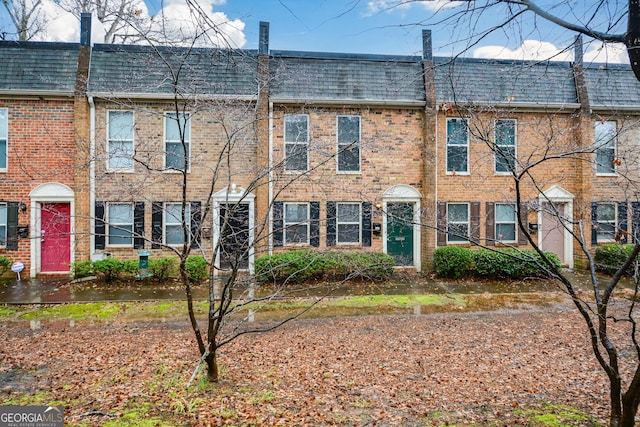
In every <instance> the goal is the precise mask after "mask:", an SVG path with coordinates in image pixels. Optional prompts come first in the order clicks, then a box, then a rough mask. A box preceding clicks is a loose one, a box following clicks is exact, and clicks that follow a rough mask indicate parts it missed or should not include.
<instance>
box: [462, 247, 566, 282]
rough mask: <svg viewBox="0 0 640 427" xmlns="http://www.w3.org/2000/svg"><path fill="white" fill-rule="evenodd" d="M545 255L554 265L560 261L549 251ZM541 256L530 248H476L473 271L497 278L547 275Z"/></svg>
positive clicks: (479, 274) (557, 264)
mask: <svg viewBox="0 0 640 427" xmlns="http://www.w3.org/2000/svg"><path fill="white" fill-rule="evenodd" d="M545 256H546V257H547V258H549V259H550V260H551V262H553V263H554V264H555V265H556V266H558V267H560V265H561V263H560V260H559V259H558V257H557V256H556V255H555V254H554V253H551V252H545ZM544 267H545V264H544V263H543V261H542V257H541V256H540V254H538V253H537V252H536V251H534V250H531V249H525V250H519V251H516V250H514V249H502V250H489V249H478V250H475V251H473V271H474V272H475V274H477V275H478V276H481V277H492V278H499V279H524V278H525V277H548V274H547V270H546V269H545V268H544Z"/></svg>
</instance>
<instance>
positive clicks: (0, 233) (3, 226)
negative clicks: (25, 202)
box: [0, 203, 9, 248]
mask: <svg viewBox="0 0 640 427" xmlns="http://www.w3.org/2000/svg"><path fill="white" fill-rule="evenodd" d="M8 224H9V221H8V215H7V204H6V203H0V247H3V248H4V247H6V246H7V229H8Z"/></svg>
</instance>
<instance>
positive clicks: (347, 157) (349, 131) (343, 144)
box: [338, 116, 360, 172]
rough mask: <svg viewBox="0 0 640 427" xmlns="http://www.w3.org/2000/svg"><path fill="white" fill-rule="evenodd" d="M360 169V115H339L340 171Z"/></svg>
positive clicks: (356, 170) (357, 170)
mask: <svg viewBox="0 0 640 427" xmlns="http://www.w3.org/2000/svg"><path fill="white" fill-rule="evenodd" d="M359 171H360V116H338V172H359Z"/></svg>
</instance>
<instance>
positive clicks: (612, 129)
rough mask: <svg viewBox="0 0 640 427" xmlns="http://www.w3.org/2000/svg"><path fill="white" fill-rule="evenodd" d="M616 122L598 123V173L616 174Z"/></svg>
mask: <svg viewBox="0 0 640 427" xmlns="http://www.w3.org/2000/svg"><path fill="white" fill-rule="evenodd" d="M616 132H617V131H616V122H604V123H602V122H596V127H595V134H596V135H595V136H596V171H597V172H599V173H614V172H615V164H614V161H615V153H616Z"/></svg>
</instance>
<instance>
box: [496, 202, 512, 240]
mask: <svg viewBox="0 0 640 427" xmlns="http://www.w3.org/2000/svg"><path fill="white" fill-rule="evenodd" d="M516 222H517V218H516V205H515V204H513V203H496V225H495V227H496V234H495V236H496V240H497V241H499V242H515V241H516Z"/></svg>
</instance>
